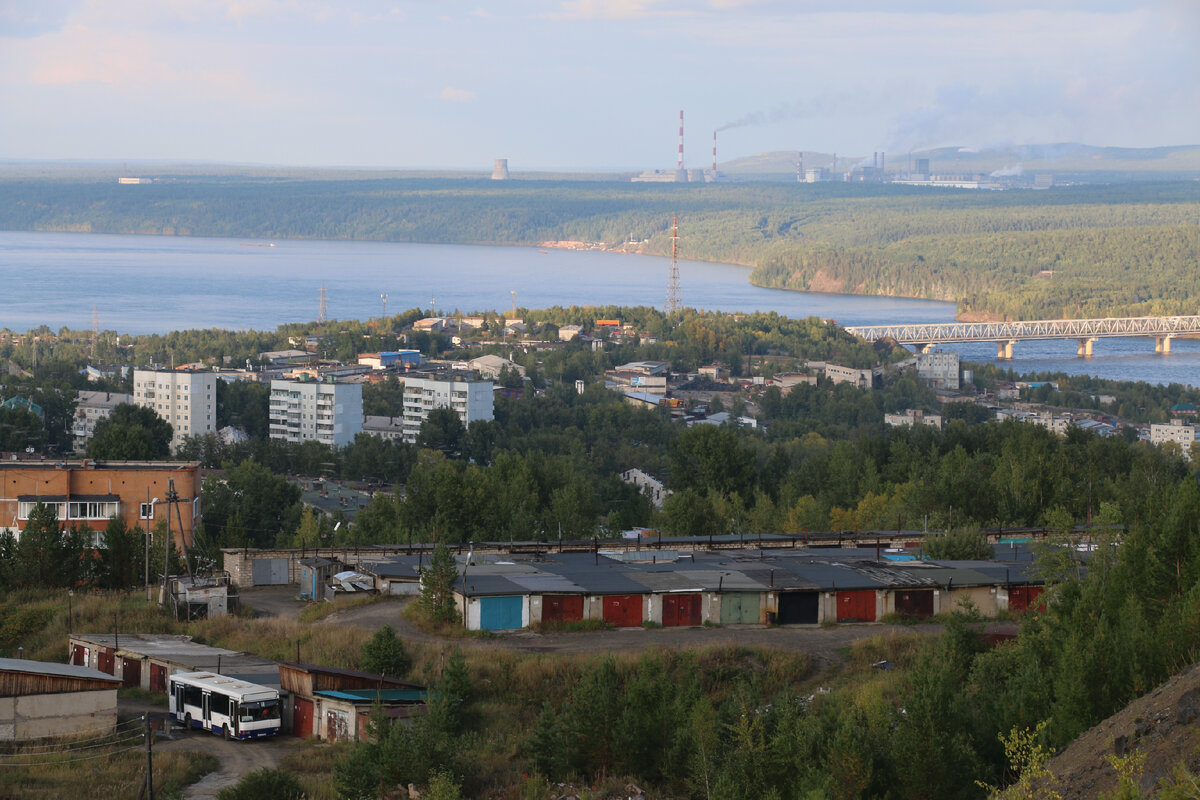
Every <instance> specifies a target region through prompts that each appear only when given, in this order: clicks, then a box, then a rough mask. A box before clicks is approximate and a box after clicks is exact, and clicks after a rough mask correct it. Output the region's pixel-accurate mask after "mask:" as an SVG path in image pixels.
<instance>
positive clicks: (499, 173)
mask: <svg viewBox="0 0 1200 800" xmlns="http://www.w3.org/2000/svg"><path fill="white" fill-rule="evenodd" d="M492 180H494V181H506V180H508V159H507V158H497V159H496V163H495V164H493V165H492Z"/></svg>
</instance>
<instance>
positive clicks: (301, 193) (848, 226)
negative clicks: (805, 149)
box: [0, 175, 1200, 319]
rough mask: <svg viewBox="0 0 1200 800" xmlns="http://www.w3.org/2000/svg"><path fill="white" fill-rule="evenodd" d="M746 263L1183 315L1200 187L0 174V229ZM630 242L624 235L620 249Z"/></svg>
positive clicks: (1080, 307) (1195, 297) (998, 310)
mask: <svg viewBox="0 0 1200 800" xmlns="http://www.w3.org/2000/svg"><path fill="white" fill-rule="evenodd" d="M676 215H677V216H678V217H679V222H680V234H681V244H682V252H683V255H684V256H685V257H687V258H693V259H699V260H712V261H724V262H730V263H738V264H744V265H749V266H754V267H756V269H755V271H754V272H753V274H752V276H751V280H752V281H753V282H755V283H758V284H761V285H764V286H771V287H778V288H789V289H813V290H819V291H836V292H850V293H862V294H884V295H897V296H912V297H926V298H933V299H943V300H953V301H956V302H957V303H958V304H959V307H960V310H961V311H962V312H965V313H972V314H989V315H996V316H1003V317H1010V318H1021V319H1036V318H1057V317H1061V316H1068V317H1082V316H1109V315H1127V314H1128V315H1141V314H1166V313H1187V314H1194V313H1196V311H1197V307H1198V306H1200V288H1197V287H1196V285H1195V283H1194V282H1193V281H1192V280H1190V278H1191V277H1192V275H1193V272H1194V270H1195V268H1196V266H1197V264H1198V263H1200V184H1197V183H1196V182H1176V183H1167V182H1155V183H1146V184H1122V185H1114V186H1077V187H1062V188H1056V189H1053V190H1050V191H1044V192H1032V191H1009V192H972V191H964V190H943V189H927V188H916V187H904V186H886V185H876V186H871V185H856V184H840V183H827V184H811V185H810V184H773V183H753V184H738V183H728V184H723V183H715V184H622V183H613V182H583V181H536V182H533V181H506V182H493V181H483V180H471V179H461V180H453V179H444V178H442V179H435V178H428V179H415V178H414V179H390V178H389V179H380V180H285V179H279V180H272V179H264V178H256V179H249V178H245V177H237V176H227V177H223V178H218V177H208V178H204V177H199V176H195V175H189V176H186V177H180V178H179V179H177V180H172V179H164V180H163V181H162V182H160V183H154V184H149V185H136V186H125V185H117V184H116V183H114V182H98V181H90V182H84V181H69V180H58V181H27V180H10V181H2V182H0V229H5V230H54V231H92V232H106V233H141V234H166V235H196V236H231V237H260V238H286V237H292V238H325V239H370V240H386V241H398V242H434V243H437V242H447V243H508V244H525V245H530V244H536V243H539V242H542V241H547V240H578V241H587V242H603V243H605V244H606V245H608V246H609V247H618V246H626V247H628V248H630V249H636V250H638V251H640V252H648V253H657V254H662V253H665V252H667V250H668V249H669V236H670V232H669V230H668V229H669V227H670V222H671V218H672V216H676ZM630 242H632V244H627V243H630Z"/></svg>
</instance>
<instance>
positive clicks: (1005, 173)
mask: <svg viewBox="0 0 1200 800" xmlns="http://www.w3.org/2000/svg"><path fill="white" fill-rule="evenodd" d="M1023 172H1025V169H1024V167H1022V166H1021V165H1020V164H1013V165H1012V166H1011V167H1003V168H1002V169H998V170H995V171H994V172H989V173H988V177H990V178H1013V177H1016V176H1017V175H1020V174H1022V173H1023Z"/></svg>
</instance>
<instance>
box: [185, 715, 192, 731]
mask: <svg viewBox="0 0 1200 800" xmlns="http://www.w3.org/2000/svg"><path fill="white" fill-rule="evenodd" d="M183 727H184V728H186V729H187V730H189V731H190V730H191V729H192V715H191V714H184V715H183Z"/></svg>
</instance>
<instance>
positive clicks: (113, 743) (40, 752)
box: [0, 720, 143, 758]
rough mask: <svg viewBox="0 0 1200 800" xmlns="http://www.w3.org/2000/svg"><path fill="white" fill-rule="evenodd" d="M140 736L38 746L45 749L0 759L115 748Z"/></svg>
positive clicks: (2, 754)
mask: <svg viewBox="0 0 1200 800" xmlns="http://www.w3.org/2000/svg"><path fill="white" fill-rule="evenodd" d="M138 722H139V723H141V720H138ZM128 733H129V732H128V731H127V732H126V734H128ZM142 735H143V734H142V732H141V731H136V732H134V733H133V735H132V736H129V735H125V736H124V737H117V738H114V739H113V740H112V741H111V742H100V743H99V744H89V745H85V746H83V747H60V748H57V749H53V748H50V746H49V745H39V746H41V747H44V748H45V749H43V750H38V751H36V752H29V753H0V758H25V757H27V756H46V755H52V754H54V753H77V752H79V751H80V750H95V749H96V748H97V747H115V746H116V745H119V744H124V743H125V742H132V741H133V740H134V739H141V738H142Z"/></svg>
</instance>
